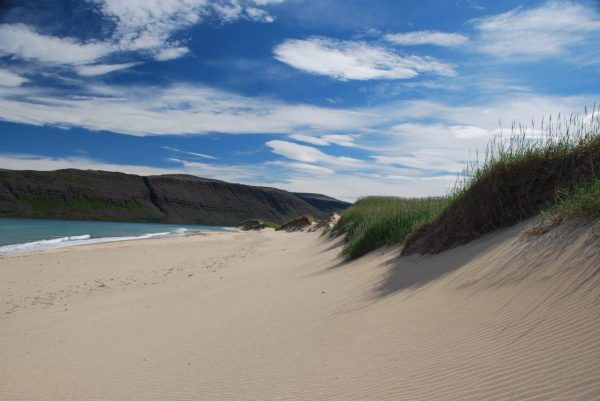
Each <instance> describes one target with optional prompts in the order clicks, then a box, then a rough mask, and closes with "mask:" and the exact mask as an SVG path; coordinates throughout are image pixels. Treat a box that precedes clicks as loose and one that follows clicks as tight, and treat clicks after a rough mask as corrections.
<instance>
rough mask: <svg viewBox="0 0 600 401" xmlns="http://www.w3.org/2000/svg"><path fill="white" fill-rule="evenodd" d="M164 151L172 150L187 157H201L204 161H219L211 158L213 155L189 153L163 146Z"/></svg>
mask: <svg viewBox="0 0 600 401" xmlns="http://www.w3.org/2000/svg"><path fill="white" fill-rule="evenodd" d="M163 149H165V150H170V151H171V152H175V153H182V154H186V155H190V156H196V157H201V158H203V159H210V160H216V159H217V158H216V157H214V156H211V155H207V154H206V153H198V152H189V151H186V150H181V149H177V148H173V147H171V146H163Z"/></svg>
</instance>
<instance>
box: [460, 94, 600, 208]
mask: <svg viewBox="0 0 600 401" xmlns="http://www.w3.org/2000/svg"><path fill="white" fill-rule="evenodd" d="M599 116H600V108H597V107H596V106H594V108H593V110H592V112H591V114H588V113H587V109H586V113H585V115H584V116H583V117H581V116H578V115H571V116H569V117H567V118H564V117H563V118H561V116H560V114H559V116H558V118H557V119H554V120H553V119H552V117H550V118H549V121H548V122H547V123H544V121H543V120H542V122H541V124H540V126H539V127H536V125H535V123H534V122H532V123H531V125H529V126H526V125H515V124H513V126H512V127H511V129H510V133H509V134H508V136H505V135H504V134H503V133H502V132H501V133H499V134H498V135H496V136H494V137H493V138H492V139H491V140H490V142H489V143H488V145H487V146H486V149H485V152H484V154H483V157H482V158H481V159H480V155H479V154H477V155H476V160H475V161H474V162H472V163H470V164H468V165H467V166H466V167H465V169H464V170H463V172H462V173H461V174H460V175H459V178H458V179H457V182H456V184H455V185H454V188H453V189H452V191H451V193H450V198H451V202H452V203H455V202H460V201H461V197H462V196H463V195H464V194H465V193H467V192H468V191H469V190H470V189H471V188H473V187H475V186H476V185H477V184H478V183H480V182H481V181H482V180H484V179H485V178H487V177H489V176H492V175H494V174H495V173H497V172H498V171H499V170H505V169H507V168H510V167H511V166H514V165H517V164H527V162H531V163H536V162H538V161H540V160H548V159H552V158H559V157H564V156H567V157H568V156H570V155H572V156H575V155H577V154H578V153H579V152H581V151H582V150H583V151H585V150H586V149H593V148H597V146H598V144H599V142H600V117H599ZM559 173H560V172H559ZM596 174H597V175H600V171H598V172H596Z"/></svg>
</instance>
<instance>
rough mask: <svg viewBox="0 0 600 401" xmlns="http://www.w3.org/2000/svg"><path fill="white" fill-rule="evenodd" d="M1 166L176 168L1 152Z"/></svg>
mask: <svg viewBox="0 0 600 401" xmlns="http://www.w3.org/2000/svg"><path fill="white" fill-rule="evenodd" d="M0 167H1V168H7V169H12V170H40V171H53V170H60V169H65V168H78V169H82V170H103V171H120V172H123V173H128V174H139V175H158V174H173V173H174V172H177V171H176V170H171V169H165V168H156V167H148V166H137V165H131V164H113V163H103V162H99V161H96V160H93V159H88V158H84V157H67V158H53V157H44V156H35V155H20V154H0Z"/></svg>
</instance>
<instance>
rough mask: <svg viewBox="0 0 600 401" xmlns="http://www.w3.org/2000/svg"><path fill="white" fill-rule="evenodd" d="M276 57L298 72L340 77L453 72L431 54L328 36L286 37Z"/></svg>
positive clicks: (368, 78) (361, 78)
mask: <svg viewBox="0 0 600 401" xmlns="http://www.w3.org/2000/svg"><path fill="white" fill-rule="evenodd" d="M273 52H274V54H275V58H276V59H277V60H279V61H281V62H282V63H286V64H288V65H290V66H292V67H294V68H297V69H299V70H301V71H304V72H307V73H311V74H317V75H325V76H329V77H332V78H335V79H339V80H371V79H406V78H413V77H416V76H417V75H419V74H421V73H433V74H437V75H443V76H452V75H454V74H455V72H454V68H453V66H452V65H450V64H445V63H442V62H440V61H438V60H436V59H434V58H432V57H420V56H414V55H406V56H405V55H400V54H398V53H396V52H394V51H392V50H391V49H388V48H385V47H383V46H379V45H374V44H369V43H365V42H356V41H342V40H337V39H331V38H322V37H313V38H309V39H292V40H287V41H285V42H283V43H281V44H279V45H277V46H276V47H275V49H274V50H273Z"/></svg>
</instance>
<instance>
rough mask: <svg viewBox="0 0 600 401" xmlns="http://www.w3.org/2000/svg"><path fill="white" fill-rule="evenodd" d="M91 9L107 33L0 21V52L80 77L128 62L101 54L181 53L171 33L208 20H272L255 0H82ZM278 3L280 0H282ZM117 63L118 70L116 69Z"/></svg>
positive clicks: (183, 51)
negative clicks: (59, 31) (49, 30)
mask: <svg viewBox="0 0 600 401" xmlns="http://www.w3.org/2000/svg"><path fill="white" fill-rule="evenodd" d="M86 1H87V2H88V3H91V4H92V5H93V6H94V7H97V9H98V11H99V14H100V15H101V16H102V17H103V18H104V20H105V22H106V24H107V27H113V28H112V29H109V28H107V29H106V30H107V31H109V32H110V33H109V34H108V35H106V36H104V37H98V38H96V39H93V40H85V41H84V40H81V39H79V38H77V37H69V36H53V35H51V34H41V33H39V32H38V31H37V30H36V29H35V28H34V27H32V26H29V25H25V24H22V23H16V24H0V56H10V57H13V58H16V59H20V60H25V61H27V60H29V61H36V62H38V63H41V64H50V65H61V66H77V67H76V70H77V72H78V73H80V74H81V75H84V76H92V75H100V74H106V73H109V72H113V71H117V70H119V69H123V68H126V67H124V66H126V65H129V66H133V65H134V64H133V63H121V64H111V63H106V61H109V60H107V58H109V57H110V56H113V55H115V54H119V55H121V56H122V55H123V54H128V55H129V57H133V56H135V57H134V58H136V59H137V60H138V61H139V60H140V59H143V58H148V56H149V57H152V58H154V59H155V60H158V61H166V60H172V59H175V58H179V57H182V56H184V55H185V54H187V53H188V52H189V49H188V48H187V47H186V46H185V44H184V43H182V41H181V40H179V39H174V38H173V36H174V35H175V34H176V33H177V32H179V31H181V30H183V29H185V28H188V27H190V26H192V25H194V24H198V23H200V22H202V21H204V20H205V19H208V18H216V19H217V20H220V21H223V22H231V21H235V20H238V19H246V20H251V21H256V22H272V21H273V17H272V16H270V15H269V13H268V12H267V11H266V10H265V9H264V8H263V7H265V6H268V5H269V4H272V3H277V2H281V1H277V2H269V1H256V0H214V1H212V0H211V1H207V0H185V1H181V0H128V1H121V0H86ZM282 1H283V0H282ZM117 65H119V66H121V67H123V68H117Z"/></svg>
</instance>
